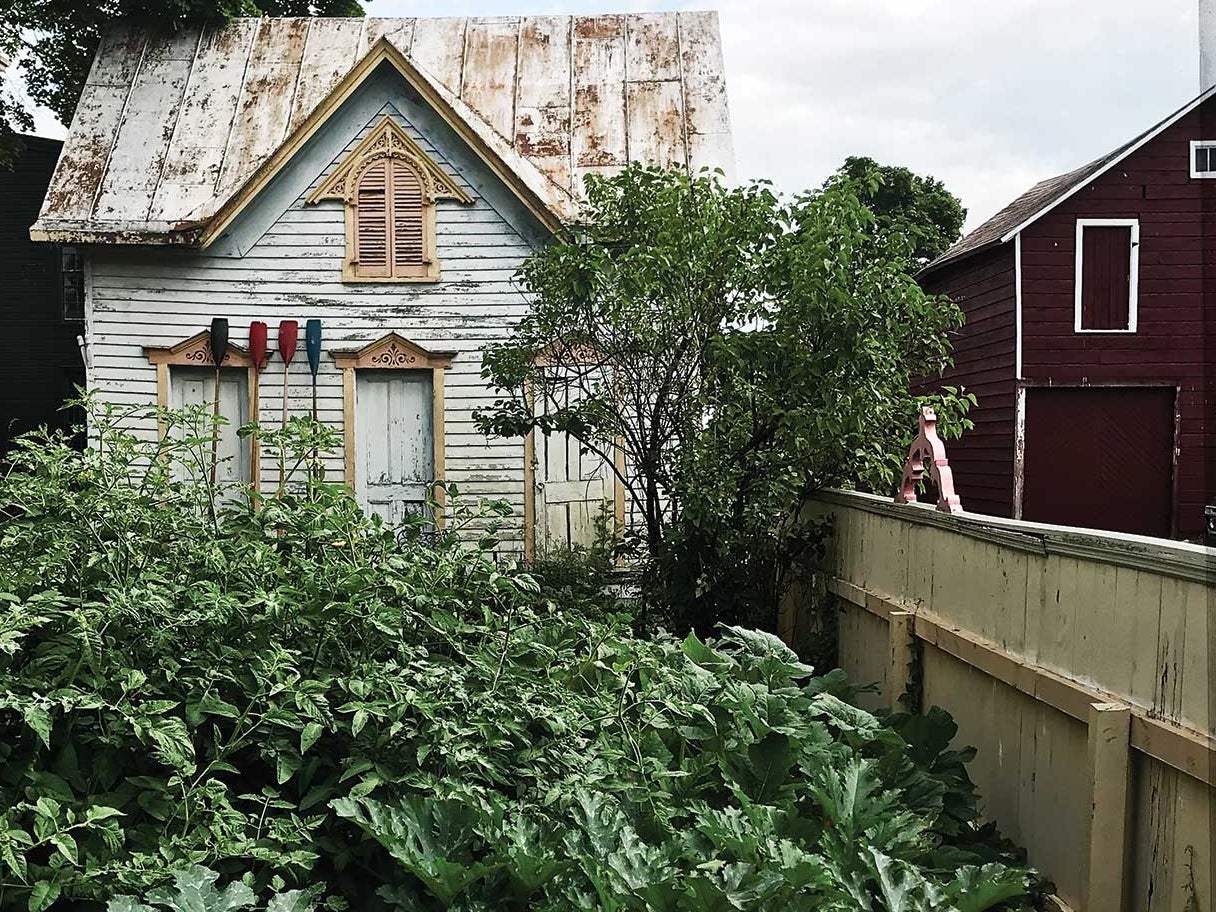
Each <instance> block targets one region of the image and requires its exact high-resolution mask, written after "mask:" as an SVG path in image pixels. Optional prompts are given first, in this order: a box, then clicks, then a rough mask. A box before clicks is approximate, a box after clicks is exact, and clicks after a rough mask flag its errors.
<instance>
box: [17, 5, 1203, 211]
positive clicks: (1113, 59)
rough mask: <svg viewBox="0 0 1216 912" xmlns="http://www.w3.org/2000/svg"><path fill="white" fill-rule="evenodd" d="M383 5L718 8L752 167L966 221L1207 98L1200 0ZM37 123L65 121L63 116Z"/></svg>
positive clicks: (396, 12) (477, 10)
mask: <svg viewBox="0 0 1216 912" xmlns="http://www.w3.org/2000/svg"><path fill="white" fill-rule="evenodd" d="M365 7H366V9H367V14H368V15H369V16H425V15H436V14H442V15H445V16H447V15H451V16H460V15H511V14H524V13H553V12H568V13H599V12H629V11H640V10H663V9H668V10H670V9H717V10H718V12H719V14H720V16H721V25H722V42H723V46H724V53H725V57H726V76H727V85H728V91H729V94H730V102H731V117H732V125H733V131H734V138H735V154H736V160H737V165H738V173H739V176H740V177H741V178H768V179H770V180H772V181H773V182H774V183H775V184H776V185H777V186H778V187H779V188H781V189H783V190H787V191H790V192H793V191H797V190H800V189H803V188H806V187H812V186H817V185H818V184H820V183H821V182H822V181H823V179H824V178H825V177H827V175H828V174H830V173H831V172H832V171H833V170H834V169H835V168H836V167H837V165H839V163H840V162H841V161H842V160H843V159H844V158H845V156H847V155H869V156H870V157H872V158H874V159H877V160H878V161H880V162H882V163H883V164H899V165H906V166H907V167H909V168H912V169H913V170H914V171H917V172H918V173H922V174H932V175H933V176H934V177H937V178H939V179H940V180H942V181H944V182H945V184H946V186H947V187H949V188H950V190H952V191H953V192H954V193H955V194H956V195H958V196H959V197H961V198H962V200H963V205H965V206H966V207H967V209H968V219H967V227H968V228H972V227H974V226H975V225H977V224H978V223H979V222H981V221H983V219H985V218H987V217H988V216H989V215H991V214H992V213H993V212H995V211H996V210H997V209H999V208H1001V207H1002V206H1003V205H1005V203H1007V202H1009V201H1010V200H1011V199H1013V197H1015V196H1017V195H1018V194H1019V193H1021V192H1022V191H1023V190H1025V189H1026V188H1027V187H1029V186H1030V185H1031V184H1033V183H1034V182H1035V181H1038V180H1041V179H1043V178H1045V177H1049V176H1051V175H1053V174H1057V173H1060V172H1062V171H1067V170H1070V169H1072V168H1074V167H1076V166H1078V165H1081V164H1084V163H1085V162H1086V161H1089V160H1090V159H1093V158H1096V157H1098V156H1099V155H1101V154H1102V153H1104V152H1106V151H1109V150H1110V149H1113V148H1114V147H1116V146H1118V145H1120V144H1121V143H1123V142H1124V141H1125V140H1127V139H1130V138H1131V137H1132V136H1134V135H1136V134H1137V133H1139V132H1141V131H1142V130H1144V129H1145V128H1147V127H1148V126H1150V125H1152V124H1153V123H1155V122H1156V121H1158V120H1160V119H1161V118H1162V117H1164V116H1165V115H1166V114H1168V113H1169V112H1170V111H1172V110H1174V109H1175V108H1177V107H1179V106H1181V105H1182V104H1183V103H1184V102H1186V101H1187V100H1189V99H1190V98H1191V97H1193V96H1194V95H1196V94H1197V93H1198V88H1199V85H1198V80H1199V77H1198V68H1199V62H1198V37H1197V7H1198V4H1197V0H1005V2H1001V3H993V2H984V0H899V2H896V0H753V2H747V0H718V2H716V3H714V2H706V0H702V2H678V0H675V2H664V0H639V2H634V0H623V2H611V0H598V2H590V0H560V2H545V0H448V2H446V3H444V4H440V5H437V4H435V3H434V2H433V0H370V2H366V3H365ZM39 129H40V131H42V132H45V133H51V134H52V135H56V134H61V133H62V130H56V129H55V125H54V124H53V122H51V121H50V120H49V118H46V117H43V118H40V121H39Z"/></svg>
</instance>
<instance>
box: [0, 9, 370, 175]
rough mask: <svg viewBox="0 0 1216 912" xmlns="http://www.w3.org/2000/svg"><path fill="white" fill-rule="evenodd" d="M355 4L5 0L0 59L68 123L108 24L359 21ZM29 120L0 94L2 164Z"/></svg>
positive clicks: (1, 11)
mask: <svg viewBox="0 0 1216 912" xmlns="http://www.w3.org/2000/svg"><path fill="white" fill-rule="evenodd" d="M362 15H363V7H362V5H361V4H360V3H359V2H358V0H98V2H93V3H80V2H79V0H8V2H6V3H4V4H0V58H4V57H5V56H11V57H17V56H18V55H20V57H19V59H18V60H17V63H16V67H17V69H18V70H19V71H20V73H21V76H22V78H23V81H24V83H25V86H26V90H27V92H28V93H29V97H30V98H31V99H32V100H33V101H34V102H35V103H37V104H41V105H45V106H46V107H48V108H50V109H51V111H53V112H54V113H55V116H56V117H58V118H59V120H60V121H61V122H62V123H64V124H68V123H71V120H72V114H73V113H74V112H75V110H76V103H77V102H78V101H79V100H80V90H81V88H82V87H83V86H84V81H85V79H86V77H87V76H88V74H89V67H90V66H91V65H92V62H93V55H94V54H95V53H96V52H97V44H98V42H99V41H100V39H101V33H102V31H103V29H104V28H105V26H106V25H108V24H109V23H111V22H113V21H115V20H118V19H128V20H131V21H134V22H138V23H140V24H144V25H149V26H154V27H161V28H165V29H168V30H172V29H176V28H180V27H182V26H183V25H186V24H192V23H199V22H209V23H219V22H225V21H227V20H229V19H232V18H235V17H237V16H362ZM32 127H33V118H32V116H31V114H30V112H29V111H28V110H26V109H25V107H24V106H23V105H22V104H21V103H20V102H19V101H18V100H17V99H15V98H13V97H11V96H9V97H5V95H4V94H3V93H0V164H3V163H4V162H5V161H6V160H9V158H10V157H11V155H12V154H13V152H14V150H15V148H16V144H17V137H16V136H15V134H16V133H17V132H20V131H22V130H29V129H31V128H32Z"/></svg>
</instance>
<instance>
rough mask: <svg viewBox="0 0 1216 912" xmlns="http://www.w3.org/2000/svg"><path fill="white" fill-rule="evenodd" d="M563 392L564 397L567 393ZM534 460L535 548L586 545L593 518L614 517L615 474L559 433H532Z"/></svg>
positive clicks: (590, 537) (594, 455)
mask: <svg viewBox="0 0 1216 912" xmlns="http://www.w3.org/2000/svg"><path fill="white" fill-rule="evenodd" d="M562 395H563V396H564V397H566V398H567V400H568V397H569V395H570V393H569V391H563V393H562ZM601 449H604V450H605V451H607V445H605V446H603V447H601ZM535 458H536V463H535V478H536V546H537V548H538V550H539V551H541V552H542V553H543V552H545V551H550V550H553V549H559V548H571V547H584V548H585V547H588V546H590V545H591V544H592V543H593V542H594V541H595V533H596V519H597V517H599V516H600V515H601V513H604V512H605V511H606V515H607V517H608V520H609V522H612V519H613V516H614V513H613V497H614V493H615V489H614V486H613V481H614V476H613V475H612V472H611V469H610V467H609V466H608V464H607V462H606V461H605V460H604V458H603V457H602V456H600V455H599V454H598V453H593V452H591V451H589V450H587V449H585V448H584V447H583V446H582V444H580V443H579V442H578V441H577V440H575V439H574V438H573V437H571V436H570V435H569V434H563V433H560V432H554V433H551V434H548V435H545V434H540V433H537V435H536V456H535Z"/></svg>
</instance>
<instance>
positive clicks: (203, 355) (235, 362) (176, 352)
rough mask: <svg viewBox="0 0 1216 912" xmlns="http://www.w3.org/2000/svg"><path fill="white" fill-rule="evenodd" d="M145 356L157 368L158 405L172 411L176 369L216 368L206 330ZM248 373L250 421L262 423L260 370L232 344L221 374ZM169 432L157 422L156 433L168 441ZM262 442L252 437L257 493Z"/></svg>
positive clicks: (251, 480) (251, 458)
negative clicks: (171, 381) (171, 391)
mask: <svg viewBox="0 0 1216 912" xmlns="http://www.w3.org/2000/svg"><path fill="white" fill-rule="evenodd" d="M144 356H145V357H146V358H147V359H148V362H149V363H150V364H155V365H156V404H157V405H159V406H160V407H161V408H168V407H169V368H170V367H172V366H173V365H175V364H176V365H180V366H183V367H215V361H214V360H212V358H211V332H210V331H209V330H206V329H204V330H203V331H202V332H200V333H196V334H195V335H193V336H191V337H190V338H189V339H184V340H182V341H181V342H178V343H177V344H176V345H172V346H145V347H144ZM230 368H231V369H237V370H241V369H244V370H245V371H247V372H248V374H247V376H248V382H247V383H246V384H245V385H246V389H247V393H248V396H249V406H248V407H249V420H250V421H257V420H258V402H259V399H258V368H257V365H256V364H254V363H253V357H252V356H251V355H250V354H249V352H248V351H247V350H245V349H243V348H241V347H240V346H239V345H234V344H232V343H229V344H228V351H227V353H226V354H225V355H224V360H223V361H221V362H220V369H221V370H228V369H230ZM167 430H168V428H166V427H165V422H164V421H163V420H160V421H157V423H156V433H157V436H158V437H159V438H161V439H163V438H164V436H165V433H166V431H167ZM259 450H260V447H259V446H258V439H257V435H256V434H250V435H249V483H250V484H251V485H253V489H254V490H255V491H258V490H261V478H262V476H261V467H260V465H259V463H260V459H259Z"/></svg>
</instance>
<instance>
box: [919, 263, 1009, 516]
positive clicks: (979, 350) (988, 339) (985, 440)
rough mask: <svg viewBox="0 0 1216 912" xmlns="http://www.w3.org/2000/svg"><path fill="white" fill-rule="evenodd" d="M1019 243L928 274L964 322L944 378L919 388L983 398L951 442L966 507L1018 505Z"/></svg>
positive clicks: (995, 509)
mask: <svg viewBox="0 0 1216 912" xmlns="http://www.w3.org/2000/svg"><path fill="white" fill-rule="evenodd" d="M1013 265H1014V264H1013V245H1012V244H1005V245H1004V246H1002V247H997V248H995V249H992V250H988V251H984V252H981V253H977V254H975V255H974V256H970V257H967V258H965V259H963V260H961V261H960V262H958V263H954V264H950V265H948V266H945V267H943V268H942V269H939V270H937V271H936V272H934V273H932V274H930V275H929V276H928V277H927V278H926V280H925V283H924V287H925V290H926V291H929V292H932V293H935V294H945V295H948V296H949V297H950V298H951V299H952V300H953V301H954V302H955V303H956V304H957V305H958V306H959V307H960V308H961V309H962V311H963V314H964V315H965V317H966V323H965V324H964V325H963V328H962V329H961V330H959V331H958V332H957V333H956V334H955V335H954V336H953V338H952V341H953V343H954V367H953V368H951V370H950V371H949V372H948V373H947V374H946V376H945V377H944V378H943V379H942V380H940V381H933V382H926V381H923V380H922V381H920V382H918V383H917V384H916V385H915V386H914V388H913V391H914V392H915V393H918V394H919V393H924V392H929V391H931V390H933V389H936V388H937V387H939V386H941V385H948V386H962V387H965V388H966V389H967V390H968V391H969V392H973V393H975V395H976V398H977V399H978V400H979V401H978V404H977V406H976V407H975V408H974V409H972V410H971V419H972V420H973V421H974V422H975V428H974V429H972V430H970V431H967V432H966V434H964V435H963V438H962V439H961V440H952V441H950V442H949V443H947V444H946V450H947V454H948V456H949V459H950V466H951V468H952V469H953V470H954V482H955V488H956V489H957V491H958V493H959V496H960V497H961V498H962V501H963V507H964V508H965V509H967V510H970V511H973V512H976V513H989V514H992V515H995V516H1010V515H1012V509H1013V445H1014V399H1015V396H1016V387H1015V383H1014V346H1015V334H1014V308H1015V299H1014V274H1013Z"/></svg>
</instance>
